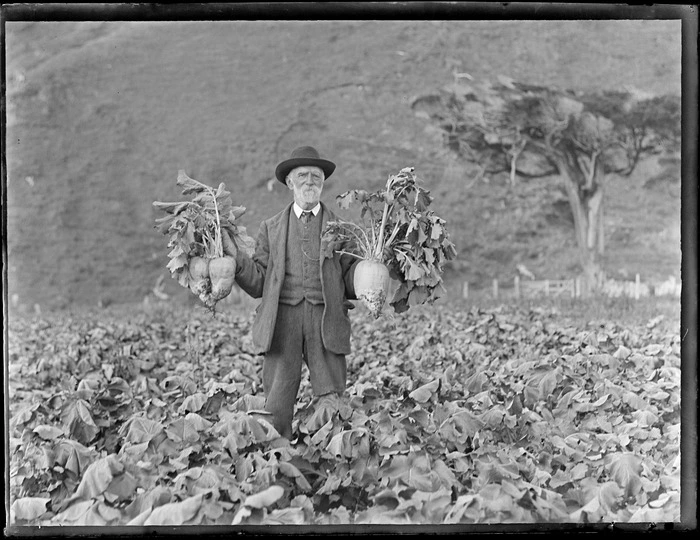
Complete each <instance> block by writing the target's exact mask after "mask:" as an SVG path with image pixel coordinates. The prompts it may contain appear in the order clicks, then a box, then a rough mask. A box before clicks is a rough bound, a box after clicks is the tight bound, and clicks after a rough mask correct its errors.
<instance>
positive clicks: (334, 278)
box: [236, 203, 359, 354]
mask: <svg viewBox="0 0 700 540" xmlns="http://www.w3.org/2000/svg"><path fill="white" fill-rule="evenodd" d="M291 211H292V204H289V205H288V206H287V207H286V208H285V209H284V210H282V211H281V212H280V213H279V214H277V215H275V216H273V217H271V218H269V219H266V220H265V221H263V222H262V223H261V224H260V231H259V232H258V238H257V241H256V246H255V253H254V254H253V257H252V259H251V258H250V257H248V256H247V255H245V254H244V253H243V252H242V251H241V250H239V251H238V255H237V256H236V283H238V285H239V286H240V287H241V289H243V290H244V291H245V292H247V293H248V294H249V295H250V296H252V297H253V298H260V297H262V301H261V303H260V305H259V306H258V308H257V310H256V316H255V320H254V322H253V328H252V333H253V344H254V345H255V347H256V349H257V352H259V353H264V352H267V351H268V350H269V348H270V344H271V343H272V336H273V333H274V330H275V323H276V321H277V307H278V306H279V297H280V291H281V290H282V282H283V281H284V273H285V254H286V249H287V229H288V228H289V213H290V212H291ZM321 212H322V214H321V215H322V222H321V230H324V229H325V226H326V223H327V222H328V221H332V220H335V219H338V218H337V216H336V215H335V214H334V213H333V212H332V211H331V210H329V209H328V207H327V206H326V205H325V204H323V203H321ZM323 252H324V245H323V244H322V245H321V257H320V261H319V264H320V265H321V288H322V291H323V301H324V304H325V306H324V310H323V319H322V324H321V335H322V337H323V344H324V345H325V347H326V349H328V350H329V351H332V352H334V353H337V354H349V353H350V318H349V317H348V309H350V308H352V307H354V306H353V304H352V303H351V302H349V301H348V300H349V299H352V300H354V299H356V297H355V289H354V287H353V277H354V274H355V266H356V265H357V263H358V262H359V259H357V258H355V257H352V256H350V255H340V254H338V253H334V254H333V257H332V258H324V256H323Z"/></svg>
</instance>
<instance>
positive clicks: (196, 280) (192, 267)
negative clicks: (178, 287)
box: [189, 257, 211, 296]
mask: <svg viewBox="0 0 700 540" xmlns="http://www.w3.org/2000/svg"><path fill="white" fill-rule="evenodd" d="M189 272H190V285H189V287H190V290H191V291H192V292H193V293H194V294H196V295H197V296H199V295H200V294H202V293H207V292H209V289H210V287H211V284H210V282H209V260H208V259H205V258H203V257H192V258H191V259H190V262H189Z"/></svg>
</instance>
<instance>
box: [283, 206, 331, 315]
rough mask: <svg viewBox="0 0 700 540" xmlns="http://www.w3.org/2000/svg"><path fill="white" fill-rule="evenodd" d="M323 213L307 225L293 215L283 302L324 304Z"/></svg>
mask: <svg viewBox="0 0 700 540" xmlns="http://www.w3.org/2000/svg"><path fill="white" fill-rule="evenodd" d="M320 253H321V212H319V213H318V215H316V216H314V215H313V214H311V215H310V216H309V220H308V222H306V223H304V222H303V221H302V220H301V219H300V218H298V217H297V216H296V214H295V213H294V211H291V212H289V227H288V229H287V250H286V254H285V266H284V267H285V273H284V281H283V282H282V290H281V291H280V302H281V303H283V304H288V305H297V304H298V303H300V302H301V301H302V300H308V301H309V302H311V303H312V304H323V290H322V289H321V264H320V262H319V260H320Z"/></svg>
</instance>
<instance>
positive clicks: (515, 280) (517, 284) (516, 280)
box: [513, 276, 520, 299]
mask: <svg viewBox="0 0 700 540" xmlns="http://www.w3.org/2000/svg"><path fill="white" fill-rule="evenodd" d="M513 288H514V289H515V297H516V298H518V299H520V276H515V278H513Z"/></svg>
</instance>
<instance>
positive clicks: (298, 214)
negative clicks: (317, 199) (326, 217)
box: [292, 202, 321, 218]
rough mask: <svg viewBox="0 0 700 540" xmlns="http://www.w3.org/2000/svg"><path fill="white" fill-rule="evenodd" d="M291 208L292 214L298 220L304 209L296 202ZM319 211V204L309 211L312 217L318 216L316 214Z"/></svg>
mask: <svg viewBox="0 0 700 540" xmlns="http://www.w3.org/2000/svg"><path fill="white" fill-rule="evenodd" d="M292 208H294V213H295V214H296V216H297V217H298V218H300V217H301V213H302V212H303V211H304V209H303V208H302V207H301V206H299V205H298V204H297V203H296V202H295V203H294V204H293V205H292ZM320 210H321V203H317V204H316V206H314V207H313V208H312V209H311V213H312V214H313V215H314V216H317V215H318V212H319V211H320Z"/></svg>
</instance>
